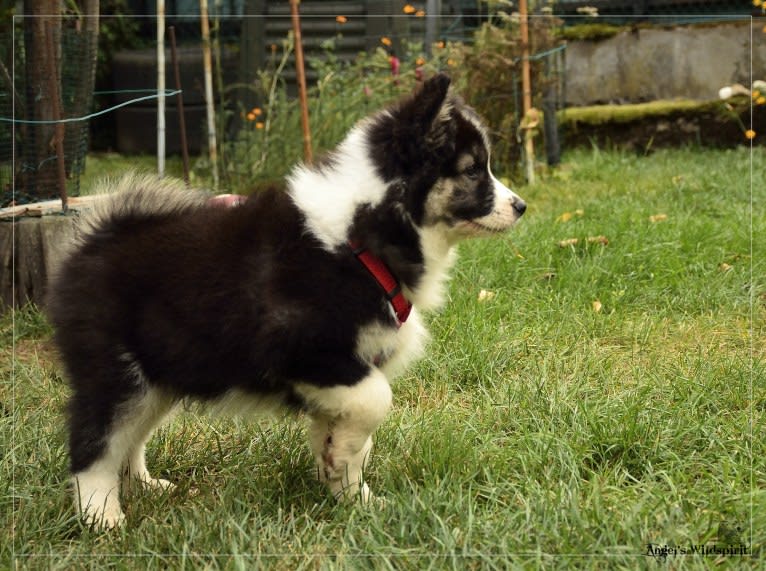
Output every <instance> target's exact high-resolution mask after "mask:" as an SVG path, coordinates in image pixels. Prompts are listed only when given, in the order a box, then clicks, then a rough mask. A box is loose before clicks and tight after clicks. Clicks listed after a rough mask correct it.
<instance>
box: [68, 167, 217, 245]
mask: <svg viewBox="0 0 766 571" xmlns="http://www.w3.org/2000/svg"><path fill="white" fill-rule="evenodd" d="M95 190H96V194H99V195H103V197H102V198H100V199H96V200H95V201H94V202H93V204H92V207H91V208H89V209H88V210H87V211H85V212H83V214H82V215H81V219H80V223H79V231H80V232H79V233H80V236H81V237H86V236H88V235H90V234H93V233H96V232H98V231H99V230H100V229H102V228H104V226H106V225H107V224H108V223H109V222H111V221H114V220H119V219H124V218H131V217H137V216H152V215H154V216H163V215H168V214H175V213H181V212H184V211H187V210H190V209H194V208H197V207H199V206H202V205H204V204H205V202H206V201H207V200H208V199H209V198H210V195H208V194H207V193H205V192H202V191H199V190H191V189H188V188H186V187H185V186H184V184H183V182H182V181H180V180H177V179H173V178H160V177H159V176H156V175H151V174H142V173H136V172H131V173H128V174H126V175H124V176H122V177H121V178H119V179H117V180H114V179H106V180H104V181H103V182H101V183H100V184H99V185H98V187H97V188H96V189H95Z"/></svg>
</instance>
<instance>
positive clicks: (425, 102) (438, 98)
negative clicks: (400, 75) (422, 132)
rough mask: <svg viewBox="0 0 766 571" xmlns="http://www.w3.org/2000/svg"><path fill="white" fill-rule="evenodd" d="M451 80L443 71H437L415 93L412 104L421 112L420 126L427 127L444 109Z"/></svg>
mask: <svg viewBox="0 0 766 571" xmlns="http://www.w3.org/2000/svg"><path fill="white" fill-rule="evenodd" d="M451 82H452V80H451V79H450V77H449V76H448V75H446V74H444V73H439V74H437V75H435V76H433V77H432V78H430V79H428V80H426V82H425V83H423V88H422V89H421V90H420V92H419V93H418V94H417V95H415V100H414V101H413V105H414V106H415V108H416V109H418V110H419V112H420V114H421V117H420V119H421V123H420V124H421V126H422V127H424V128H425V129H428V128H429V127H430V126H431V125H432V124H433V122H434V120H436V119H437V117H438V116H439V114H440V113H443V112H444V111H445V109H444V107H445V101H446V99H447V93H448V92H449V86H450V83H451Z"/></svg>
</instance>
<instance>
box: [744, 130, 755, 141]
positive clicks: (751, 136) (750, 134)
mask: <svg viewBox="0 0 766 571" xmlns="http://www.w3.org/2000/svg"><path fill="white" fill-rule="evenodd" d="M745 138H746V139H750V140H752V139H755V131H753V130H752V129H748V130H747V131H745Z"/></svg>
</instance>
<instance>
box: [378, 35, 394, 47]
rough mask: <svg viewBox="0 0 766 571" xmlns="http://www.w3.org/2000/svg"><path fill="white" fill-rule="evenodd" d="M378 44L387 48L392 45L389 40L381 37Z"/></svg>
mask: <svg viewBox="0 0 766 571" xmlns="http://www.w3.org/2000/svg"><path fill="white" fill-rule="evenodd" d="M380 43H381V44H383V45H384V46H389V47H390V46H391V43H392V42H391V38H388V37H386V36H383V37H382V38H380Z"/></svg>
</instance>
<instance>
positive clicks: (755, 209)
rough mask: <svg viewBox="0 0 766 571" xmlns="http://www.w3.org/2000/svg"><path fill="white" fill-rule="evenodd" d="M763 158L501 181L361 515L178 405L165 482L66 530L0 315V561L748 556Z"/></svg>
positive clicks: (298, 460) (581, 561) (13, 326)
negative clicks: (706, 551) (530, 184)
mask: <svg viewBox="0 0 766 571" xmlns="http://www.w3.org/2000/svg"><path fill="white" fill-rule="evenodd" d="M751 161H752V162H751ZM751 168H752V170H751ZM751 172H752V181H751ZM764 173H766V154H764V150H763V149H762V148H756V149H755V150H754V151H753V153H752V155H751V154H750V152H749V151H747V150H744V149H739V150H730V151H714V150H702V149H697V148H689V149H681V150H662V151H658V152H656V153H653V154H651V155H649V156H647V157H638V156H635V155H633V154H625V153H620V152H615V151H612V152H605V151H599V150H595V149H594V150H590V151H577V152H572V153H570V154H568V155H567V156H566V157H565V162H564V165H563V166H562V167H561V168H559V169H558V170H556V171H555V172H553V173H552V174H550V175H548V176H547V178H545V179H544V180H543V181H542V182H541V183H540V184H538V185H537V186H535V187H534V188H520V189H519V192H520V194H522V195H523V196H524V198H526V199H527V201H528V203H529V210H528V213H527V215H526V216H525V218H524V219H523V221H522V222H521V223H520V225H519V226H518V227H517V229H516V230H515V231H514V232H512V233H511V234H510V235H508V236H507V237H504V238H499V239H494V240H481V241H475V242H471V243H466V244H464V245H463V246H462V247H461V261H460V263H459V265H458V266H457V268H456V271H455V278H454V280H453V282H452V284H451V289H450V296H451V301H450V303H449V305H448V307H447V308H445V310H444V311H442V312H441V314H440V315H437V316H434V317H433V319H432V332H433V338H434V339H433V343H432V346H431V350H430V352H429V353H428V356H427V357H426V358H425V359H424V360H422V361H421V362H420V363H419V364H418V365H417V366H415V367H414V368H413V369H412V370H411V371H410V372H409V373H408V374H407V375H405V376H404V377H403V378H401V379H400V380H399V381H398V382H397V383H396V385H395V388H394V393H395V409H394V411H393V413H392V414H391V415H390V417H389V418H388V420H387V421H386V422H385V423H384V425H383V426H382V427H381V428H380V430H379V431H378V433H377V438H376V453H375V458H374V461H373V464H372V466H371V468H370V473H369V481H370V484H371V486H372V487H373V489H374V490H377V491H378V492H379V493H382V494H383V495H385V497H386V499H387V503H386V505H385V507H383V508H381V509H366V508H363V507H361V506H358V505H335V504H334V502H333V501H332V500H331V499H330V498H328V497H327V494H326V493H325V491H324V490H323V489H322V488H321V487H320V486H319V485H318V484H317V483H316V482H315V481H314V471H313V467H312V460H311V458H310V454H309V452H308V447H307V445H306V443H305V440H306V437H305V429H304V426H303V423H302V422H300V421H290V420H278V421H265V420H259V419H255V420H253V421H247V422H246V421H243V420H220V419H219V420H214V421H213V422H212V423H211V422H209V420H208V419H201V418H199V416H200V415H199V414H198V413H197V412H196V411H194V410H192V411H190V412H189V413H188V414H183V415H180V416H178V417H177V418H176V419H175V420H174V421H173V422H172V423H171V424H170V425H169V426H168V427H166V428H164V429H162V430H161V431H160V433H159V434H158V435H157V436H156V437H155V439H154V440H153V441H152V443H151V444H150V447H149V450H148V459H149V464H150V468H152V469H153V471H154V472H155V473H156V474H158V475H160V476H161V477H165V478H169V479H171V480H173V481H175V482H177V483H178V484H180V489H179V490H178V492H176V493H172V494H164V495H163V494H160V495H154V494H150V493H141V494H139V495H136V496H134V497H132V498H131V499H130V500H129V501H128V503H127V510H128V525H127V527H125V528H124V529H121V530H119V531H116V532H113V533H109V534H101V533H94V532H91V531H89V530H87V529H83V528H82V527H81V526H80V525H79V523H78V521H77V520H76V518H75V517H74V515H73V510H72V506H71V500H70V498H69V495H68V491H67V483H66V481H67V473H66V462H67V459H66V449H65V434H64V428H63V417H62V414H63V413H62V410H63V407H64V403H65V399H66V395H67V389H66V386H65V383H64V380H63V379H62V377H61V372H60V368H59V366H58V364H57V361H56V357H55V352H54V351H53V350H52V348H51V345H50V331H49V328H48V326H47V324H46V323H45V321H44V319H43V318H42V317H41V316H40V314H39V312H37V311H36V310H35V309H34V308H26V309H22V310H19V311H17V312H16V314H15V316H13V319H12V316H10V315H6V316H4V317H2V321H0V347H2V351H3V354H4V357H3V360H2V364H1V365H0V374H1V375H2V377H1V378H2V384H1V385H0V403H2V413H3V414H2V416H1V417H0V423H2V431H0V440H2V442H1V443H0V449H1V450H3V451H4V452H3V456H2V458H0V489H2V493H0V502H2V504H1V505H2V510H1V511H0V514H2V517H3V518H4V520H5V521H6V522H7V524H4V525H2V526H0V567H3V568H7V567H13V565H16V566H17V568H29V569H42V568H44V569H79V568H99V569H101V568H112V569H134V568H141V569H144V568H146V569H165V568H172V569H197V568H204V569H253V568H269V569H347V568H350V569H368V568H369V569H508V568H537V567H545V568H553V569H568V568H571V567H579V568H596V569H607V568H608V569H612V568H614V569H635V568H647V569H652V568H665V565H663V564H662V561H661V560H660V559H655V558H653V557H649V556H647V545H648V544H653V545H655V546H658V549H660V548H662V547H663V546H667V547H669V548H674V547H675V548H677V549H679V550H680V549H691V546H697V545H705V546H708V547H709V548H710V547H712V546H718V547H728V546H739V545H740V544H744V545H746V546H747V548H748V553H750V554H752V553H755V554H756V555H757V556H758V557H760V556H763V555H764V553H763V552H762V549H763V546H764V545H766V492H764V489H765V488H766V479H765V478H764V474H766V461H765V460H764V459H766V445H765V444H764V442H766V440H764V433H763V427H764V425H765V423H764V420H766V419H764V411H765V410H766V387H765V386H764V378H766V371H765V370H764V369H765V367H764V360H763V358H764V355H765V354H766V344H765V343H764V339H766V336H765V335H764V334H765V333H766V331H765V329H766V320H765V319H764V318H765V317H766V261H764V260H765V258H764V252H763V241H762V240H761V239H760V238H758V237H759V236H761V237H762V236H763V235H764V232H765V231H766V216H764V201H765V200H766V177H765V176H764ZM657 215H664V217H663V216H659V217H657ZM652 216H654V217H655V218H653V219H650V217H652ZM652 220H654V221H652ZM592 236H604V237H606V238H607V240H608V244H607V245H603V244H601V243H589V242H588V241H587V238H588V237H592ZM570 238H579V242H578V243H577V244H576V245H573V246H566V247H560V246H559V242H560V241H562V240H566V239H570ZM751 239H752V240H751ZM481 290H486V291H487V292H489V294H485V297H484V299H483V301H480V300H479V293H480V291H481ZM594 302H599V304H600V306H599V305H598V304H594ZM597 309H599V310H598V311H597ZM14 340H15V341H14ZM5 355H8V357H9V358H8V359H5ZM11 362H13V364H14V368H13V369H11ZM12 557H15V562H13V563H12V562H11V558H12ZM667 563H669V568H673V569H709V568H710V569H712V568H719V567H723V568H758V567H759V563H760V560H759V559H758V558H752V557H750V556H747V557H741V556H724V555H708V556H702V555H699V554H696V555H686V556H683V555H680V554H678V553H676V554H673V553H671V554H670V555H669V556H668V559H667Z"/></svg>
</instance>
